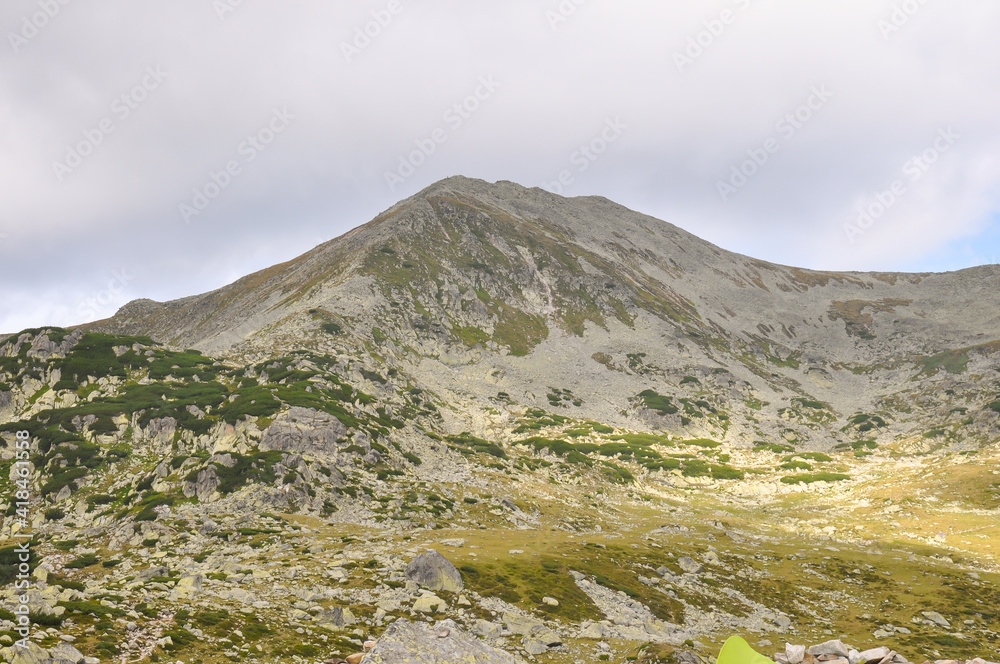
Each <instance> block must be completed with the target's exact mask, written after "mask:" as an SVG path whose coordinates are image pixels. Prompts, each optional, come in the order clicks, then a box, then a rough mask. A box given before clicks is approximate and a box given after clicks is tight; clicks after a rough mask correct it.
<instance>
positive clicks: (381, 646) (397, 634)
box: [362, 618, 517, 664]
mask: <svg viewBox="0 0 1000 664" xmlns="http://www.w3.org/2000/svg"><path fill="white" fill-rule="evenodd" d="M362 662H363V663H364V664H455V663H456V662H462V664H516V662H517V660H516V659H515V658H514V656H513V655H511V654H510V653H506V652H504V651H502V650H498V649H496V648H494V647H492V646H490V645H489V644H487V643H485V642H483V641H480V640H479V639H477V638H476V637H474V636H470V635H468V634H465V633H463V632H462V631H461V630H459V628H458V626H457V625H456V624H455V623H454V622H453V621H451V620H442V621H440V622H438V623H436V624H434V625H429V624H427V623H411V622H410V621H409V620H406V619H405V618H400V619H399V620H397V621H396V622H394V623H392V625H390V626H389V629H387V630H386V631H385V633H384V634H382V636H381V637H379V639H378V640H377V641H376V642H375V647H374V648H372V649H371V651H370V652H369V653H368V654H367V655H366V656H365V658H364V659H363V660H362Z"/></svg>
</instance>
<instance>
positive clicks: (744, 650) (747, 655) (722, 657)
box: [718, 636, 774, 664]
mask: <svg viewBox="0 0 1000 664" xmlns="http://www.w3.org/2000/svg"><path fill="white" fill-rule="evenodd" d="M718 664H774V661H772V660H770V659H768V658H767V657H764V655H761V654H760V653H759V652H757V651H756V650H754V649H753V648H751V647H750V644H749V643H747V642H746V641H744V640H743V638H742V637H739V636H730V637H729V638H728V639H726V642H725V643H724V644H723V646H722V651H721V652H719V661H718Z"/></svg>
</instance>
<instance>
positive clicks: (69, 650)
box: [49, 643, 84, 664]
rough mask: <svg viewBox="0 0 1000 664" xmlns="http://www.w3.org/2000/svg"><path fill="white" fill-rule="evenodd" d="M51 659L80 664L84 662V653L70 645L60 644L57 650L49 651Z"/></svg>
mask: <svg viewBox="0 0 1000 664" xmlns="http://www.w3.org/2000/svg"><path fill="white" fill-rule="evenodd" d="M49 657H51V658H52V659H62V660H65V661H67V662H71V663H72V664H80V662H82V661H83V660H84V656H83V653H82V652H80V651H79V650H77V649H76V648H74V647H73V646H71V645H70V644H68V643H60V644H58V645H57V646H56V647H55V648H52V649H51V650H49Z"/></svg>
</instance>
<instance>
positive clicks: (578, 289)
mask: <svg viewBox="0 0 1000 664" xmlns="http://www.w3.org/2000/svg"><path fill="white" fill-rule="evenodd" d="M997 276H1000V268H997V267H996V266H982V267H976V268H968V269H966V270H962V271H958V272H951V273H891V272H827V271H813V270H805V269H801V268H796V267H790V266H783V265H778V264H773V263H768V262H766V261H760V260H757V259H754V258H750V257H746V256H742V255H740V254H736V253H733V252H729V251H726V250H724V249H721V248H719V247H716V246H715V245H713V244H711V243H708V242H706V241H704V240H700V239H699V238H697V237H696V236H694V235H692V234H690V233H688V232H687V231H684V230H682V229H679V228H677V227H675V226H672V225H670V224H669V223H667V222H662V221H660V220H657V219H655V218H653V217H649V216H647V215H643V214H641V213H637V212H634V211H631V210H628V209H627V208H624V207H623V206H620V205H617V204H615V203H613V202H612V201H609V200H608V199H606V198H603V197H592V196H589V197H576V198H571V199H565V198H562V197H559V196H557V195H555V194H551V193H549V192H546V191H543V190H541V189H537V188H535V189H526V188H524V187H521V186H519V185H516V184H515V183H511V182H503V181H502V182H498V183H495V184H489V183H486V182H483V181H479V180H471V179H468V178H463V177H453V178H449V179H446V180H443V181H441V182H438V183H435V184H433V185H431V186H429V187H427V188H426V189H424V190H422V191H421V192H418V193H417V194H415V195H413V196H411V197H409V198H407V199H404V200H402V201H400V202H399V203H397V204H395V205H393V206H392V207H390V208H388V209H387V210H385V211H384V212H382V213H380V214H379V215H377V216H376V217H375V218H374V219H373V220H372V221H370V222H368V223H367V224H364V225H362V226H359V227H357V228H355V229H352V230H351V231H349V232H348V233H346V234H344V235H342V236H340V237H339V238H336V239H334V240H331V241H328V242H326V243H323V244H322V245H319V246H318V247H316V248H314V249H312V250H310V251H309V252H306V253H305V254H302V255H301V256H299V257H297V258H295V259H292V260H290V261H286V262H284V263H281V264H278V265H275V266H272V267H271V268H267V269H265V270H262V271H259V272H256V273H253V274H251V275H247V276H246V277H243V278H242V279H239V280H237V281H236V282H233V283H232V284H229V285H227V286H224V287H223V288H220V289H217V290H215V291H212V292H209V293H206V294H203V295H198V296H191V297H187V298H183V299H181V300H175V301H173V302H168V303H153V302H151V301H147V300H140V301H135V302H131V303H129V304H127V305H125V307H123V308H122V309H121V310H120V311H119V312H118V314H116V315H115V316H114V317H113V318H111V319H109V320H107V321H103V322H100V323H98V324H94V325H92V326H90V329H95V330H101V331H106V332H113V333H118V334H132V335H135V334H140V335H148V336H151V337H153V338H156V339H158V340H160V341H164V342H167V343H170V344H173V345H176V346H179V347H183V348H188V347H193V348H198V349H200V350H202V351H204V352H208V353H213V354H217V355H221V356H226V357H231V358H235V359H239V360H245V361H251V360H253V361H257V360H261V359H264V358H266V357H268V356H273V355H280V354H282V353H286V352H288V351H290V350H294V349H295V348H299V347H302V346H303V344H305V347H308V348H310V349H313V350H316V351H322V352H337V353H344V354H347V355H351V356H362V357H368V358H369V360H370V363H371V364H372V366H376V365H379V364H387V365H388V366H392V367H394V368H396V369H398V370H401V371H404V372H405V373H406V374H407V375H409V376H411V377H412V378H413V379H414V381H415V382H416V383H418V384H427V385H434V386H435V389H437V390H439V391H440V392H441V393H442V396H444V395H449V396H450V397H451V398H454V399H455V400H457V401H459V402H461V403H463V404H465V405H466V407H467V408H468V409H469V410H470V411H477V410H478V411H482V410H483V406H482V403H483V402H484V401H485V400H487V399H488V398H490V397H491V396H495V395H493V394H489V393H488V392H487V391H486V388H487V387H490V388H493V387H496V389H497V390H499V391H505V392H508V393H511V394H514V393H517V394H518V395H519V397H520V398H523V399H524V400H525V401H526V402H534V403H535V404H536V405H544V404H545V399H544V398H543V396H542V392H544V390H545V389H546V388H545V386H544V385H542V383H544V381H545V380H546V376H549V377H551V380H552V381H554V380H555V378H556V377H558V378H559V381H561V383H562V385H561V386H560V387H573V385H574V383H576V382H577V380H578V379H579V378H581V377H585V378H583V379H582V383H583V385H582V387H581V389H582V390H583V392H582V394H583V397H582V398H583V400H584V402H585V403H588V404H589V405H587V406H585V407H584V411H588V412H590V411H591V410H592V412H591V415H593V416H594V417H595V418H597V419H604V420H614V421H618V422H620V423H622V424H624V423H626V420H627V418H626V420H622V419H620V418H621V411H622V410H623V409H628V401H629V400H630V399H633V400H634V399H635V398H636V395H638V394H639V393H640V392H641V391H643V390H644V389H653V390H659V391H660V392H663V393H664V394H666V393H667V392H666V391H665V389H666V386H665V385H664V384H667V385H670V384H672V385H673V387H676V383H677V381H679V380H680V379H682V378H683V377H684V376H686V375H696V376H700V375H701V374H708V375H711V372H712V371H717V370H726V371H728V372H731V373H732V374H733V376H734V379H735V380H736V381H737V384H739V385H742V386H743V387H742V388H740V389H741V390H742V392H741V393H740V394H741V396H740V397H738V398H737V397H736V396H735V393H734V394H733V395H732V397H731V398H728V399H722V400H721V401H720V403H718V404H716V407H722V409H723V410H725V411H726V412H730V411H733V410H735V411H742V413H741V415H740V416H738V417H736V418H734V419H731V420H730V423H729V424H727V423H725V422H720V423H718V426H716V427H714V429H713V428H712V427H709V428H702V429H700V430H697V431H696V430H689V431H688V433H691V434H699V435H700V434H708V433H713V434H714V435H727V434H728V432H729V429H730V428H733V433H732V434H731V435H732V437H733V438H734V439H741V438H742V439H746V438H749V439H750V440H753V439H759V438H766V437H768V436H776V435H780V436H785V437H787V436H794V437H795V438H796V439H801V440H810V439H813V438H815V439H819V438H827V439H829V440H831V441H833V443H842V442H844V440H843V437H842V436H841V434H840V433H839V432H837V431H835V430H828V429H827V428H823V429H822V430H821V431H819V432H814V433H815V435H814V434H811V433H809V431H807V429H809V427H804V428H803V427H802V426H798V425H799V424H804V423H803V422H800V423H793V424H794V425H795V426H792V425H789V426H788V427H770V428H769V427H767V426H754V425H753V424H752V422H750V420H752V419H755V418H754V416H753V413H750V412H748V411H747V408H746V407H745V403H746V402H748V401H752V400H759V401H763V402H768V403H769V404H773V405H774V407H773V414H774V415H777V414H778V412H777V411H778V410H781V409H782V408H789V407H790V406H791V402H790V399H791V398H792V397H793V396H794V397H796V398H802V399H805V400H807V401H815V402H820V403H824V404H828V406H829V411H830V412H831V413H832V414H833V415H834V418H833V420H832V424H836V425H837V426H838V427H843V426H845V425H847V424H848V422H847V419H848V418H849V417H851V416H853V415H856V414H858V413H873V412H876V411H879V412H883V418H884V419H890V418H885V417H884V416H885V414H887V413H890V412H891V411H892V410H894V409H896V408H897V407H898V406H900V403H899V402H900V401H901V400H903V399H906V398H910V397H909V396H902V395H905V394H906V393H907V389H908V387H909V383H910V382H911V381H913V380H918V381H920V382H922V383H925V384H926V387H925V388H922V390H921V392H928V393H930V392H934V391H935V390H936V387H934V385H935V384H936V383H939V382H940V378H941V376H939V375H938V374H939V373H940V372H939V371H938V369H937V368H933V369H932V370H931V371H930V372H928V371H926V370H925V369H924V365H923V363H925V362H927V361H931V362H932V364H933V360H928V358H934V357H937V356H939V355H941V354H949V353H951V354H954V355H955V356H956V357H959V358H965V359H964V360H963V361H961V362H959V363H958V364H962V370H961V371H959V372H957V374H956V375H958V374H960V373H963V372H965V371H966V369H967V367H970V366H971V367H972V368H973V369H975V370H976V371H977V372H979V373H978V374H977V375H980V376H985V375H987V374H989V373H990V372H991V371H992V369H991V360H990V356H991V355H992V353H993V351H994V350H995V344H994V342H995V341H996V340H997V339H1000V316H997V315H993V316H992V317H990V316H988V315H987V316H983V315H982V312H990V311H1000V294H998V293H997V292H996V291H994V290H992V289H990V288H989V287H988V283H989V281H991V280H992V279H994V278H996V277H997ZM324 330H327V332H324ZM330 330H333V331H336V333H335V334H331V333H329V331H330ZM568 349H572V350H568ZM640 353H643V354H645V355H644V356H643V357H646V358H648V359H645V360H641V361H637V360H636V358H638V357H639V354H640ZM543 354H547V357H546V358H544V359H543V358H542V355H543ZM375 356H377V357H375ZM630 358H631V359H630ZM970 363H971V364H970ZM958 364H954V363H953V364H948V365H947V366H948V367H949V368H951V369H956V368H957V367H958ZM545 365H549V366H545ZM632 365H635V366H632ZM645 365H649V366H645ZM907 366H909V367H910V368H909V369H907ZM650 367H653V368H650ZM445 368H447V371H444V369H445ZM983 372H986V373H983ZM944 373H945V374H947V377H950V376H951V375H952V374H951V373H949V372H948V371H945V372H944ZM452 374H454V375H453V378H452V379H451V380H449V379H448V378H447V376H449V375H452ZM668 374H669V375H668ZM489 376H493V378H492V379H490V380H485V381H484V380H483V378H484V377H489ZM974 382H975V383H981V382H982V381H980V380H979V379H977V380H976V381H974ZM587 383H591V386H590V388H592V389H589V388H588V387H587ZM601 383H603V384H604V385H605V388H603V393H602V389H597V388H596V387H595V386H596V385H597V384H601ZM550 387H551V386H550ZM967 387H968V388H969V389H968V390H967V391H968V396H967V399H966V400H975V399H978V400H980V401H981V402H982V403H988V402H989V401H990V399H991V395H990V394H988V392H989V390H988V389H978V388H982V387H983V386H982V385H978V386H977V385H976V384H973V385H969V386H967ZM574 389H576V388H574ZM945 389H947V388H945ZM973 393H975V396H973ZM672 396H673V397H674V398H678V396H680V395H679V393H678V392H676V390H675V391H674V392H673V394H672ZM911 396H912V395H911ZM601 402H607V403H605V404H604V405H603V406H597V405H596V404H597V403H601ZM722 402H725V403H722ZM887 403H890V405H889V406H888V407H887V405H886V404H887ZM979 405H980V406H981V404H979ZM937 406H938V408H937V411H936V412H932V413H931V414H930V416H929V417H928V418H927V419H928V421H927V422H926V423H921V425H920V426H921V427H922V428H921V430H919V431H905V432H904V431H902V430H898V431H896V432H895V437H900V436H904V434H905V435H909V434H911V433H918V434H922V433H924V432H925V431H926V430H930V429H933V428H934V427H935V426H939V425H940V424H942V422H941V421H943V422H944V423H948V424H949V426H953V423H950V422H949V419H954V418H948V417H947V415H946V413H947V411H948V410H951V409H952V408H954V404H949V403H945V402H944V401H941V403H939V404H937ZM946 407H947V408H946ZM963 407H967V404H964V403H963ZM483 417H485V416H483ZM486 419H487V420H488V419H489V418H488V417H487V418H486ZM683 419H687V420H689V419H691V418H690V417H684V418H683ZM908 419H910V418H908ZM935 419H937V420H940V421H937V422H935V421H933V420H935ZM471 420H482V418H481V417H480V416H479V415H477V416H474V417H472V418H471ZM973 424H974V425H975V426H973V430H974V431H973V433H974V436H975V437H976V438H977V439H978V440H980V441H981V442H985V441H986V440H987V439H988V437H989V436H990V435H991V434H992V433H995V426H994V424H993V423H992V422H979V423H973ZM455 426H456V427H459V428H460V429H462V428H469V426H472V423H471V422H469V423H466V425H464V426H463V425H462V424H461V423H458V422H456V424H455ZM473 428H474V427H473ZM681 429H682V427H676V432H677V433H681V432H682V431H681ZM904 437H905V436H904Z"/></svg>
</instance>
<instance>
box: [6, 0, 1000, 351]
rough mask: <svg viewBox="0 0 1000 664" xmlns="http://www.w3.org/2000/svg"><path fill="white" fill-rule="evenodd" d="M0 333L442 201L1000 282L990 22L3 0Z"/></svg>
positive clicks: (761, 253)
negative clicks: (399, 206) (984, 268)
mask: <svg viewBox="0 0 1000 664" xmlns="http://www.w3.org/2000/svg"><path fill="white" fill-rule="evenodd" d="M0 28H2V32H3V33H4V36H5V39H4V42H5V43H3V44H0V261H2V264H3V269H2V275H3V276H2V282H0V283H2V289H0V294H2V295H0V331H7V332H12V331H16V330H19V329H22V328H25V327H29V326H38V325H43V324H62V325H67V324H74V323H81V322H85V321H87V320H94V319H97V318H102V317H105V316H108V315H110V314H112V313H114V311H116V310H117V309H118V308H119V307H120V306H122V305H123V304H125V303H126V302H127V301H128V300H130V299H133V298H138V297H149V298H152V299H156V300H166V299H171V298H176V297H182V296H185V295H191V294H195V293H200V292H204V291H207V290H211V289H213V288H217V287H219V286H222V285H224V284H226V283H228V282H230V281H232V280H234V279H236V278H238V277H239V276H242V275H243V274H246V273H248V272H251V271H254V270H257V269H260V268H262V267H266V266H268V265H271V264H273V263H276V262H280V261H283V260H287V259H289V258H292V257H294V256H296V255H298V254H300V253H302V252H304V251H306V250H308V249H309V248H311V247H312V246H314V245H316V244H318V243H320V242H322V241H325V240H328V239H330V238H333V237H336V236H338V235H340V234H342V233H344V232H345V231H347V230H349V229H350V228H352V227H354V226H357V225H359V224H361V223H364V222H366V221H368V220H369V219H371V218H372V217H374V216H375V215H376V214H377V213H378V212H380V211H381V210H383V209H385V208H387V207H389V206H390V205H392V204H393V203H394V202H396V201H397V200H399V199H401V198H404V197H406V196H409V195H411V194H413V193H415V192H417V191H419V190H420V189H422V188H424V187H426V186H427V185H428V184H431V183H433V182H435V181H436V180H439V179H441V178H444V177H447V176H450V175H456V174H461V175H467V176H470V177H478V178H483V179H486V180H490V181H495V180H513V181H515V182H519V183H521V184H524V185H527V186H540V187H545V188H547V189H549V190H552V191H556V192H558V193H562V194H563V195H566V196H580V195H590V194H600V195H603V196H606V197H608V198H611V199H613V200H615V201H618V202H620V203H622V204H624V205H627V206H629V207H631V208H633V209H637V210H639V211H642V212H645V213H648V214H651V215H654V216H656V217H659V218H661V219H664V220H666V221H669V222H670V223H673V224H676V225H678V226H681V227H683V228H685V229H687V230H689V231H691V232H693V233H695V234H697V235H699V236H701V237H704V238H706V239H708V240H710V241H712V242H715V243H716V244H718V245H720V246H722V247H724V248H727V249H731V250H734V251H739V252H741V253H745V254H750V255H753V256H756V257H759V258H763V259H767V260H771V261H775V262H780V263H786V264H794V265H800V266H805V267H811V268H822V269H837V270H868V269H873V270H876V269H877V270H907V271H941V270H950V269H958V268H962V267H968V266H971V265H977V264H983V263H996V262H1000V214H998V213H1000V186H998V185H1000V121H998V118H1000V83H998V81H1000V77H998V73H1000V40H998V39H997V38H996V35H997V32H998V29H1000V3H997V2H996V1H995V0H963V1H961V2H952V3H945V2H943V1H942V0H837V1H836V2H830V1H819V0H813V1H811V2H803V1H802V0H700V1H698V2H695V1H694V0H691V1H689V2H662V1H654V0H615V1H614V2H612V1H611V0H503V2H500V1H495V2H470V1H469V0H462V1H460V0H419V1H417V0H358V1H355V2H329V1H327V2H321V1H319V0H299V1H297V2H278V1H277V0H171V1H170V2H148V1H143V0H101V1H100V2H97V1H95V0H5V1H4V2H3V4H2V5H0Z"/></svg>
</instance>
